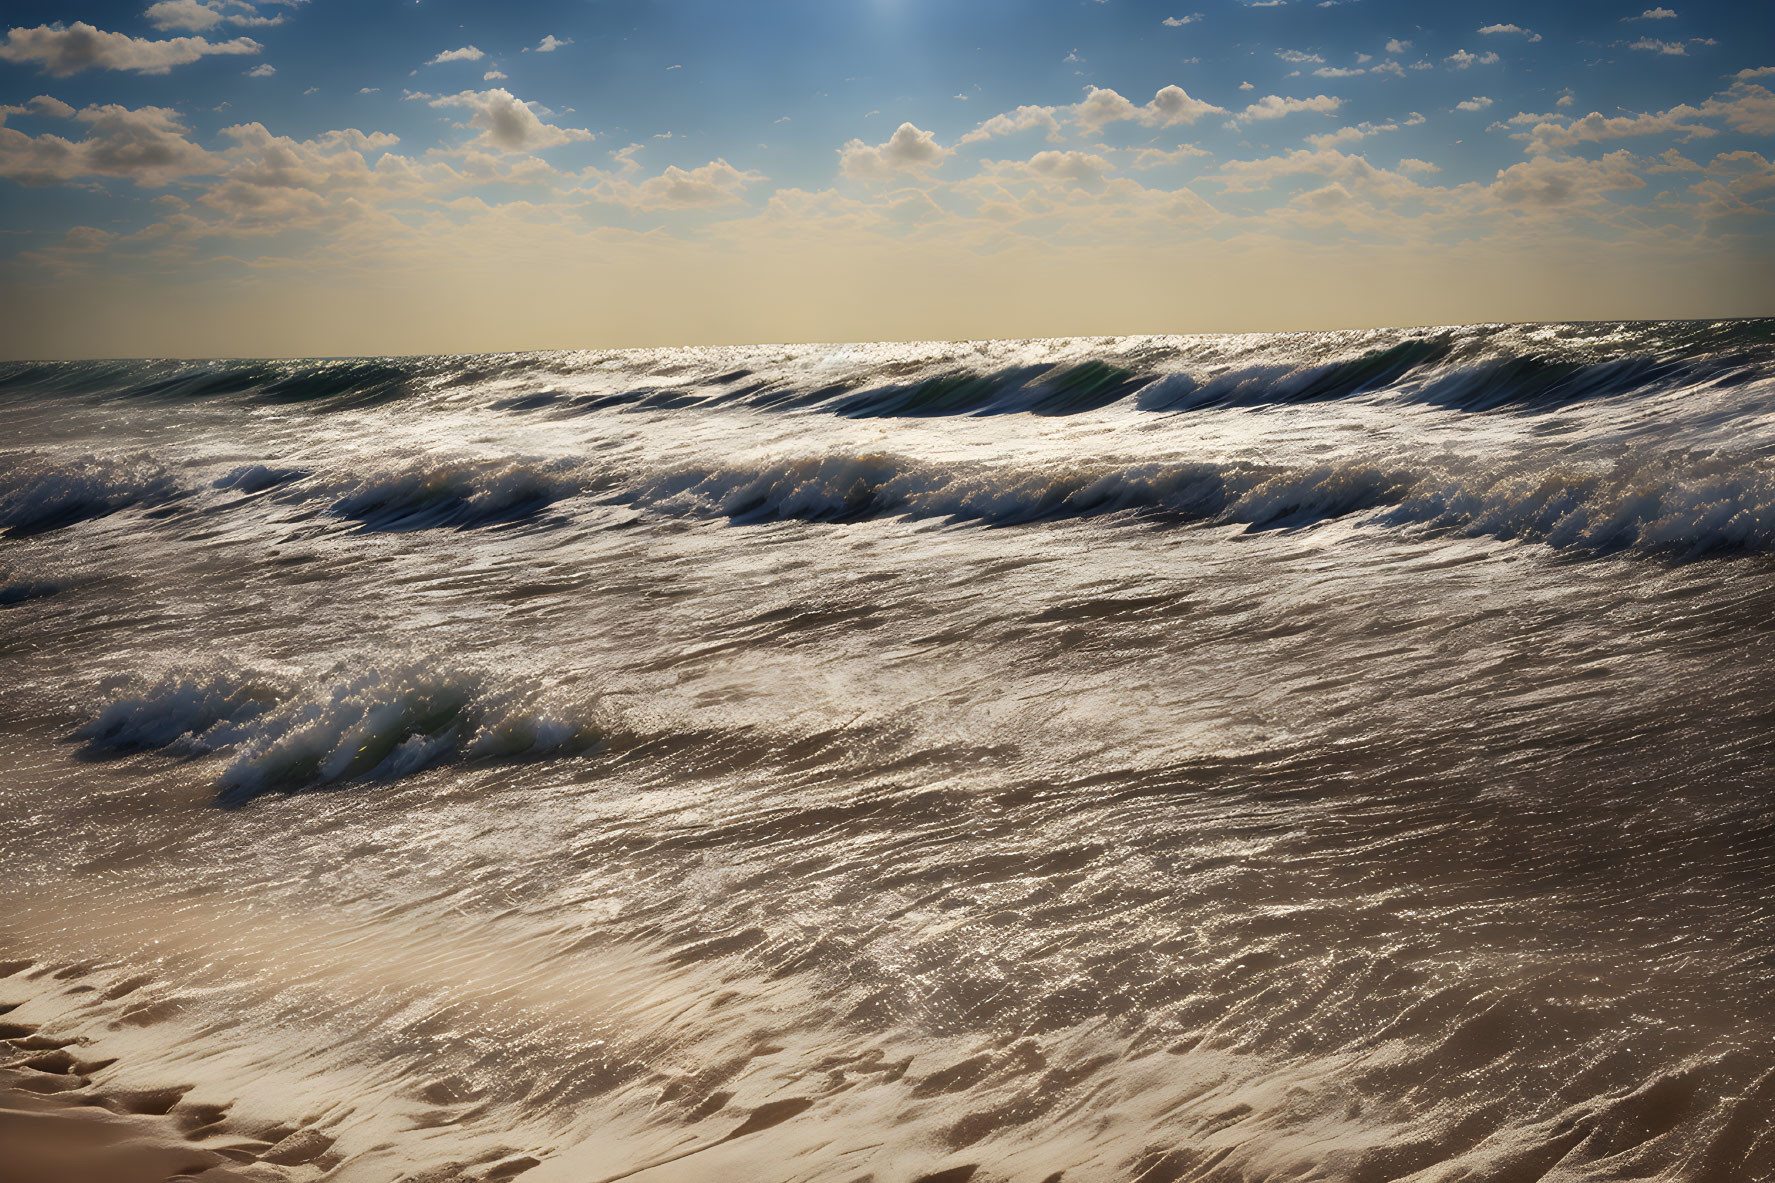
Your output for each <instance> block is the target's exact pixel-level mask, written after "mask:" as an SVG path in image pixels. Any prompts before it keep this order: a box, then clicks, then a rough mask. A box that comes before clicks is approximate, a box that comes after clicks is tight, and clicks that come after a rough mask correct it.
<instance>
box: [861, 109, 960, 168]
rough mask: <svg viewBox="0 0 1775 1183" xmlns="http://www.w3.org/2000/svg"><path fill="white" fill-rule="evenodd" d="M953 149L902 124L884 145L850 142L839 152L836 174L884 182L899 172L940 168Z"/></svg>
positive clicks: (927, 133) (910, 125) (923, 132)
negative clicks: (838, 172) (837, 172)
mask: <svg viewBox="0 0 1775 1183" xmlns="http://www.w3.org/2000/svg"><path fill="white" fill-rule="evenodd" d="M954 151H955V150H954V149H953V148H945V147H943V146H942V145H941V144H939V143H937V137H936V136H934V135H932V134H931V133H930V132H928V131H921V130H919V129H918V128H916V127H914V126H913V125H912V124H910V123H902V124H901V125H900V126H899V127H898V128H896V129H895V130H894V134H893V135H891V136H889V137H888V138H887V140H886V142H884V143H881V144H874V145H870V144H865V143H864V142H863V141H862V140H851V141H850V142H849V143H847V144H845V146H844V147H842V148H840V149H839V150H838V171H840V172H842V173H843V174H844V175H845V176H847V177H857V178H859V179H861V180H866V181H877V180H884V179H887V178H889V177H893V176H896V175H899V174H902V173H923V172H929V171H931V170H933V169H937V168H941V167H942V166H943V161H944V160H946V159H947V158H948V157H949V156H950V154H951V153H953V152H954Z"/></svg>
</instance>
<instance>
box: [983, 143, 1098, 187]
mask: <svg viewBox="0 0 1775 1183" xmlns="http://www.w3.org/2000/svg"><path fill="white" fill-rule="evenodd" d="M984 169H985V171H987V172H990V173H992V174H994V175H997V176H1000V177H1017V176H1022V177H1025V178H1027V179H1029V180H1038V181H1044V182H1049V183H1067V182H1071V183H1082V184H1092V183H1095V182H1097V181H1101V180H1102V179H1103V174H1104V173H1107V172H1113V171H1114V170H1115V165H1113V164H1111V163H1110V162H1109V161H1107V160H1105V159H1104V158H1103V157H1101V156H1099V155H1097V154H1096V153H1093V152H1062V151H1056V150H1054V149H1052V148H1050V149H1048V150H1047V151H1045V152H1037V153H1036V154H1035V155H1034V156H1031V157H1030V158H1029V159H1028V160H1024V161H996V160H995V161H987V162H985V165H984Z"/></svg>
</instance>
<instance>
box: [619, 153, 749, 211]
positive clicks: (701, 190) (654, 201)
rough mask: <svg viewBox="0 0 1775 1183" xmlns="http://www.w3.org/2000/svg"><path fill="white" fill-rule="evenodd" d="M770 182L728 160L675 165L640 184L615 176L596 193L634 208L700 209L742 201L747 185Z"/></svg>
mask: <svg viewBox="0 0 1775 1183" xmlns="http://www.w3.org/2000/svg"><path fill="white" fill-rule="evenodd" d="M638 146H639V145H630V147H629V148H625V149H623V151H624V152H632V151H633V149H634V148H635V147H638ZM618 163H619V166H620V165H622V164H630V165H632V164H633V160H632V158H631V157H626V156H621V155H619V156H618ZM767 179H768V178H767V177H765V175H764V174H763V173H757V172H749V171H748V172H741V171H740V170H739V169H737V168H735V167H733V165H731V164H729V163H727V161H726V160H711V161H710V162H709V163H707V164H704V165H701V166H699V167H697V168H691V169H684V168H678V167H677V166H676V165H673V166H672V167H669V168H667V169H666V171H665V172H663V173H661V174H660V175H659V176H657V177H649V178H647V179H646V180H645V181H642V182H640V183H639V184H635V183H633V182H631V181H629V180H627V179H626V178H622V177H612V178H610V179H608V180H606V181H603V182H601V183H600V184H598V185H597V186H596V187H595V188H594V189H593V192H594V193H595V194H596V195H597V196H598V198H599V199H600V200H603V201H608V202H611V203H613V204H615V205H624V206H628V207H629V208H630V209H699V208H709V207H712V206H721V205H733V204H735V203H738V202H742V201H744V200H745V193H744V190H745V188H746V186H747V185H753V184H756V183H758V182H759V181H763V180H767Z"/></svg>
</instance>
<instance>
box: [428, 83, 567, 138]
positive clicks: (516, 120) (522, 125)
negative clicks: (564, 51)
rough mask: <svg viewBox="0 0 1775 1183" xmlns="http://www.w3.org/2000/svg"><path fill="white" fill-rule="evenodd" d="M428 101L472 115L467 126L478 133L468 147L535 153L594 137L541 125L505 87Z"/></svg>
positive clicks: (540, 120) (525, 104)
mask: <svg viewBox="0 0 1775 1183" xmlns="http://www.w3.org/2000/svg"><path fill="white" fill-rule="evenodd" d="M428 101H429V103H430V105H431V106H433V107H459V108H464V109H466V110H469V111H472V112H474V114H473V115H471V116H470V117H469V120H468V126H469V127H473V128H476V129H478V130H479V131H480V133H481V134H480V135H478V136H476V137H475V138H474V140H472V141H471V142H470V145H469V146H470V147H473V148H480V149H483V150H486V149H492V150H496V151H499V152H535V151H539V150H541V149H543V148H558V147H560V146H561V145H562V144H571V143H573V142H575V141H578V140H589V139H591V138H592V134H593V133H591V132H589V131H587V130H585V129H584V128H576V127H557V126H555V125H554V124H552V123H545V122H543V119H542V117H541V116H540V115H538V114H537V113H536V110H535V109H533V108H532V107H531V105H530V104H529V103H526V102H524V101H523V100H522V99H520V98H518V97H517V96H516V95H514V94H513V93H512V92H511V91H509V90H506V89H505V88H504V87H495V88H493V89H492V90H464V91H458V92H457V93H456V94H450V95H440V96H438V97H436V98H430V99H429V100H428ZM545 113H546V111H545Z"/></svg>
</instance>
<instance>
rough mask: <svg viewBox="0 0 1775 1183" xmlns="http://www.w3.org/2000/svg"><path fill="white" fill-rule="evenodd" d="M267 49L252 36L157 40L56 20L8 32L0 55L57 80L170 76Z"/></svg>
mask: <svg viewBox="0 0 1775 1183" xmlns="http://www.w3.org/2000/svg"><path fill="white" fill-rule="evenodd" d="M263 48H264V47H263V46H262V45H260V44H259V43H258V42H257V41H254V40H253V39H252V38H251V37H236V38H234V39H233V40H232V41H208V40H205V39H204V38H202V37H173V38H169V39H168V40H165V41H155V40H152V39H150V38H145V37H131V36H130V35H129V34H127V33H107V32H105V31H104V30H102V29H96V28H94V27H93V26H91V25H89V24H87V23H86V22H85V21H75V22H74V23H73V24H71V25H68V26H66V27H63V26H62V25H59V24H56V25H38V26H37V27H36V28H34V29H10V30H8V31H7V34H6V41H5V43H3V44H0V59H3V60H5V61H9V62H20V63H34V64H36V65H37V66H38V68H39V69H40V71H41V72H42V73H45V74H48V75H50V76H52V77H55V78H66V77H67V76H68V75H70V74H78V73H80V72H81V71H82V70H95V69H96V70H132V71H134V72H135V73H138V74H165V73H166V72H167V71H169V70H171V69H172V68H173V67H174V66H183V65H188V64H190V63H191V62H195V61H197V60H198V59H199V58H202V57H207V56H209V55H211V54H253V53H258V52H260V50H262V49H263Z"/></svg>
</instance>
